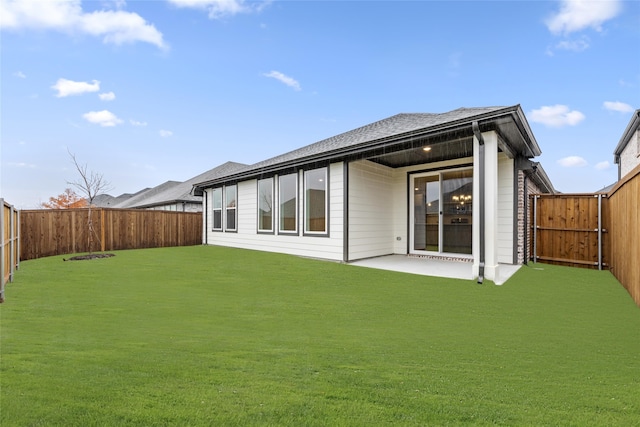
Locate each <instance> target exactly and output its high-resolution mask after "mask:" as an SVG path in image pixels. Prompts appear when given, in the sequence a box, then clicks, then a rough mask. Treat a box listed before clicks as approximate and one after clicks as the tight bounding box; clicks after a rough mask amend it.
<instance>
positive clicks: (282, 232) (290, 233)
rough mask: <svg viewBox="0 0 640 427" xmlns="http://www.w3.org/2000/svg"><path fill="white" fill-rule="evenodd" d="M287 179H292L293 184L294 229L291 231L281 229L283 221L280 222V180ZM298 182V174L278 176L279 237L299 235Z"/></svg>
mask: <svg viewBox="0 0 640 427" xmlns="http://www.w3.org/2000/svg"><path fill="white" fill-rule="evenodd" d="M288 177H293V184H294V196H295V199H294V205H295V206H294V214H295V218H294V221H293V224H294V229H293V230H285V229H283V228H282V225H283V221H282V211H283V209H282V198H281V197H282V182H281V180H282V178H288ZM299 182H300V174H299V172H297V171H296V172H293V173H289V174H286V175H279V176H278V227H277V229H278V234H279V235H285V236H298V235H300V232H299V228H300V227H299V219H300V218H299V217H300V215H299V214H300V212H299V209H300V208H299V199H300V194H299V191H300V190H299V188H300V185H299Z"/></svg>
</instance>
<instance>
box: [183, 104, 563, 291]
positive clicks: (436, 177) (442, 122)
mask: <svg viewBox="0 0 640 427" xmlns="http://www.w3.org/2000/svg"><path fill="white" fill-rule="evenodd" d="M540 154H541V151H540V148H539V146H538V143H537V142H536V140H535V138H534V136H533V133H532V131H531V129H530V127H529V124H528V123H527V120H526V118H525V115H524V113H523V111H522V109H521V107H520V106H519V105H516V106H511V107H487V108H460V109H457V110H454V111H450V112H448V113H443V114H426V113H425V114H398V115H395V116H392V117H389V118H387V119H384V120H380V121H378V122H375V123H372V124H369V125H366V126H363V127H361V128H358V129H355V130H352V131H349V132H346V133H343V134H340V135H337V136H334V137H331V138H328V139H325V140H323V141H320V142H317V143H315V144H311V145H308V146H306V147H303V148H300V149H298V150H295V151H291V152H289V153H286V154H283V155H281V156H278V157H274V158H272V159H269V160H265V161H263V162H259V163H256V164H254V165H251V166H247V167H245V168H243V169H240V170H237V171H233V172H230V173H228V174H226V175H222V176H218V177H216V178H214V179H209V180H202V181H201V182H200V183H197V184H196V185H195V188H194V193H195V194H203V195H204V200H203V203H204V206H205V210H204V212H205V214H204V215H203V221H204V235H203V240H204V243H205V244H213V245H222V246H232V247H239V248H247V249H257V250H264V251H274V252H282V253H289V254H296V255H301V256H309V257H317V258H324V259H330V260H337V261H344V262H350V261H354V260H358V259H363V258H369V257H377V256H383V255H390V254H408V255H416V256H425V257H442V258H446V259H455V260H465V261H468V262H472V263H473V271H474V274H475V275H476V277H477V276H483V277H486V278H487V279H490V280H494V279H495V278H496V277H498V271H499V265H500V264H501V263H506V264H521V263H523V262H524V257H525V255H524V254H525V241H526V236H525V234H526V233H525V208H526V206H525V205H526V203H525V201H526V196H527V192H529V193H531V192H542V193H548V192H554V190H553V186H552V185H551V182H550V181H549V179H548V177H547V176H546V174H545V173H544V171H543V170H542V168H541V167H540V166H539V165H538V164H537V163H534V162H532V161H531V160H530V159H532V158H534V157H536V156H539V155H540ZM482 206H484V210H483V209H482ZM481 248H483V249H484V250H483V251H481V250H480V249H481Z"/></svg>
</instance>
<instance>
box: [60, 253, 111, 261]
mask: <svg viewBox="0 0 640 427" xmlns="http://www.w3.org/2000/svg"><path fill="white" fill-rule="evenodd" d="M112 256H115V254H89V255H76V256H72V257H71V258H62V260H63V261H83V260H86V259H98V258H111V257H112Z"/></svg>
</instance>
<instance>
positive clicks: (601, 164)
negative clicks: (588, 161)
mask: <svg viewBox="0 0 640 427" xmlns="http://www.w3.org/2000/svg"><path fill="white" fill-rule="evenodd" d="M610 166H611V163H609V162H608V161H606V160H605V161H604V162H598V163H596V166H595V168H596V169H597V170H599V171H603V170H607V169H609V167H610Z"/></svg>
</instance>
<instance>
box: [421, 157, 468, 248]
mask: <svg viewBox="0 0 640 427" xmlns="http://www.w3.org/2000/svg"><path fill="white" fill-rule="evenodd" d="M411 188H412V190H413V197H412V198H411V199H412V203H411V207H410V209H411V227H410V229H411V236H410V237H411V251H412V252H413V253H437V254H439V253H450V254H471V250H472V245H471V244H472V235H473V232H472V230H473V221H472V215H473V197H472V196H473V169H458V170H452V171H443V172H434V173H428V174H416V175H412V176H411Z"/></svg>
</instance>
